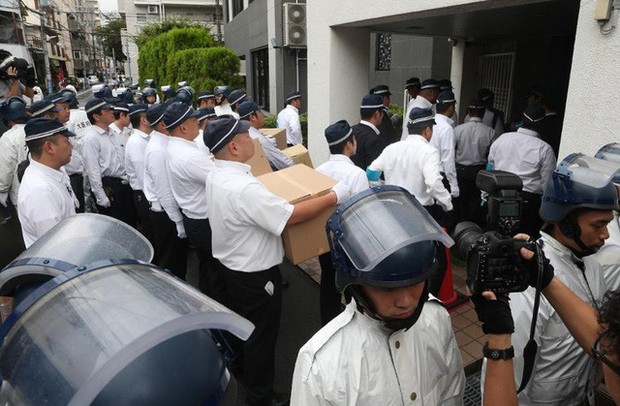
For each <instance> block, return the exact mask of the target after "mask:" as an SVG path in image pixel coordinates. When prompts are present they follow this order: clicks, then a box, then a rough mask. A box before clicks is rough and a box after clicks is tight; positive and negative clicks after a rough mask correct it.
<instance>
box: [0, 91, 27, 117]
mask: <svg viewBox="0 0 620 406" xmlns="http://www.w3.org/2000/svg"><path fill="white" fill-rule="evenodd" d="M0 117H2V118H4V119H5V120H24V119H28V118H29V117H28V114H27V112H26V102H25V101H24V99H22V98H21V97H18V96H13V97H10V98H9V99H8V100H6V101H4V102H3V103H2V104H0Z"/></svg>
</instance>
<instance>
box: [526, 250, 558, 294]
mask: <svg viewBox="0 0 620 406" xmlns="http://www.w3.org/2000/svg"><path fill="white" fill-rule="evenodd" d="M537 251H538V252H537ZM539 253H540V255H541V256H542V264H543V266H542V280H541V284H540V290H543V289H544V288H546V287H547V285H548V284H549V283H550V282H551V279H553V275H554V271H553V265H551V263H550V262H549V260H548V259H547V257H545V253H544V252H543V250H542V248H540V247H539V248H538V250H536V251H534V256H533V257H532V259H531V260H529V261H525V260H524V262H525V265H526V269H527V271H528V272H529V275H530V278H529V280H528V285H530V286H531V287H533V288H536V285H537V284H538V271H539V270H538V255H539Z"/></svg>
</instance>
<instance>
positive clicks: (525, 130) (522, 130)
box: [517, 127, 538, 137]
mask: <svg viewBox="0 0 620 406" xmlns="http://www.w3.org/2000/svg"><path fill="white" fill-rule="evenodd" d="M517 132H518V133H521V134H525V135H530V136H532V137H538V133H537V132H536V131H534V130H530V129H529V128H523V127H521V128H518V129H517Z"/></svg>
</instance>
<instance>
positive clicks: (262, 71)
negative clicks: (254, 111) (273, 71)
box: [252, 48, 269, 108]
mask: <svg viewBox="0 0 620 406" xmlns="http://www.w3.org/2000/svg"><path fill="white" fill-rule="evenodd" d="M252 88H253V89H254V100H255V101H256V102H257V103H258V104H259V105H261V106H265V108H269V55H268V51H267V48H264V49H260V50H258V51H254V52H252Z"/></svg>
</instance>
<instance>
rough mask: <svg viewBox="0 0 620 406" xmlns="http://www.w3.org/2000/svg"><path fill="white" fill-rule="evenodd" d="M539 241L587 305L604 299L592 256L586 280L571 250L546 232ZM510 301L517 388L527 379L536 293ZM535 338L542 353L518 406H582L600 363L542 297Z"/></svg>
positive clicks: (558, 273)
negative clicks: (526, 355) (525, 365)
mask: <svg viewBox="0 0 620 406" xmlns="http://www.w3.org/2000/svg"><path fill="white" fill-rule="evenodd" d="M540 240H542V242H543V251H544V253H545V256H546V257H547V258H548V259H549V261H550V262H551V265H553V268H554V269H555V276H556V277H557V278H558V279H560V280H561V281H562V282H563V283H564V284H565V285H566V286H568V287H569V288H570V289H571V290H572V291H573V292H574V293H575V294H576V295H577V296H579V297H580V298H581V299H582V300H583V301H584V302H586V303H588V304H591V305H592V304H593V300H595V301H598V300H600V299H601V298H602V297H603V295H604V294H605V291H606V290H607V289H606V286H605V282H604V280H603V274H602V272H601V269H600V266H599V264H598V262H597V261H596V260H595V259H594V258H593V256H590V257H586V258H585V259H584V265H585V278H584V273H582V271H581V269H580V268H579V267H578V266H577V265H576V264H577V263H579V262H580V260H579V259H578V258H577V257H575V255H574V254H573V253H572V252H571V251H570V250H569V249H568V248H567V247H565V246H564V245H562V244H560V243H559V242H558V241H557V240H555V239H554V238H552V237H551V236H550V235H548V234H546V233H544V232H541V238H540ZM586 278H587V283H586ZM588 285H589V288H588ZM590 291H591V292H592V293H590ZM510 298H511V301H510V307H511V310H512V315H513V318H514V321H515V332H514V334H513V336H512V343H513V346H514V349H515V359H514V369H515V379H516V381H517V386H519V384H520V383H521V376H522V374H523V372H522V371H523V347H524V346H525V344H526V343H527V341H528V339H529V334H530V323H531V320H532V308H533V305H534V289H532V288H529V289H528V290H526V291H525V292H522V293H518V294H514V295H510ZM535 338H536V341H537V343H538V353H537V354H536V360H535V362H534V370H533V372H532V377H531V378H530V382H529V383H528V385H527V386H526V388H525V390H524V391H523V392H522V393H521V394H520V395H519V404H520V405H538V404H545V405H547V406H549V405H558V406H560V405H561V406H570V405H582V404H583V402H584V400H585V396H586V392H591V391H592V387H593V386H592V385H593V375H594V366H595V364H596V362H595V361H594V359H592V358H590V357H589V356H588V355H587V354H586V353H585V352H584V351H583V349H582V348H581V347H580V346H579V344H578V343H577V341H575V339H574V338H573V336H572V335H571V334H570V332H569V331H568V329H567V328H566V326H565V325H564V323H563V322H562V320H561V319H560V316H559V315H558V314H557V313H556V312H555V310H554V309H553V307H552V306H551V305H550V304H549V302H548V301H547V300H546V299H545V298H544V297H541V299H540V309H539V312H538V320H537V324H536V335H535Z"/></svg>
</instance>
